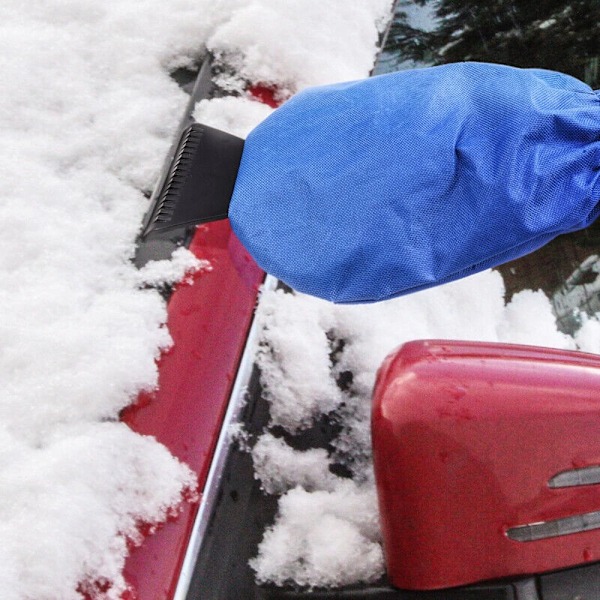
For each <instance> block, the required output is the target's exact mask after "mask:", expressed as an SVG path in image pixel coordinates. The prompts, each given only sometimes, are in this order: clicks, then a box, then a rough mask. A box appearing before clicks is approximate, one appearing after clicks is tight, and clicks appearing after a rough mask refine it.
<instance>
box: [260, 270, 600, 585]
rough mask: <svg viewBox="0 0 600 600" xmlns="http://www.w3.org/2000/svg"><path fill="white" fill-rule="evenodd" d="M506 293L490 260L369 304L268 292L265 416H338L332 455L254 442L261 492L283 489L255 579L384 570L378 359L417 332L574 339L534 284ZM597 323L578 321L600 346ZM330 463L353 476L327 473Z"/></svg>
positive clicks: (587, 346)
mask: <svg viewBox="0 0 600 600" xmlns="http://www.w3.org/2000/svg"><path fill="white" fill-rule="evenodd" d="M503 296H504V287H503V283H502V279H501V276H500V275H499V274H498V273H497V272H492V271H487V272H483V273H480V274H478V275H475V276H473V277H470V278H467V279H463V280H461V281H457V282H454V283H451V284H448V285H445V286H442V287H439V288H434V289H431V290H427V291H423V292H420V293H417V294H414V295H411V296H405V297H402V298H397V299H394V300H390V301H387V302H383V303H380V304H371V305H352V306H340V305H333V304H330V303H327V302H324V301H322V300H318V299H315V298H311V297H308V296H304V295H301V294H289V293H284V292H283V291H282V290H278V291H272V292H265V294H264V295H263V297H262V300H261V304H260V313H259V318H260V320H261V325H262V327H263V328H264V329H263V346H262V350H261V352H260V354H259V357H258V361H259V364H260V366H261V369H262V371H263V384H264V385H265V388H266V397H267V399H268V401H269V402H270V407H271V415H272V422H273V425H278V426H280V427H284V428H285V429H286V430H288V431H289V432H291V433H294V432H297V431H298V430H299V429H302V428H305V427H307V426H309V425H310V424H311V423H312V422H313V420H314V418H315V417H317V416H318V415H320V414H321V413H330V412H331V411H335V414H336V415H337V418H338V419H339V421H340V422H341V423H342V425H343V427H342V431H341V433H340V435H339V436H338V437H337V439H336V440H335V441H334V444H333V446H334V449H333V452H332V453H331V455H330V456H326V451H324V450H315V449H313V450H308V451H304V452H300V451H297V450H294V449H292V448H291V447H290V446H288V445H287V444H286V442H285V441H284V440H283V439H278V438H275V437H274V436H273V435H272V434H271V433H268V432H267V433H265V434H263V436H262V437H260V438H259V440H258V442H257V443H256V445H255V447H254V450H253V459H254V463H255V469H256V475H257V477H258V478H259V479H260V480H261V482H262V485H263V488H264V489H265V491H266V492H268V493H279V494H283V495H282V496H281V499H280V504H279V514H278V516H277V519H276V522H275V524H274V525H273V527H272V528H270V529H269V530H268V531H267V532H266V534H265V536H264V539H263V541H262V543H261V545H260V548H259V554H258V556H257V557H256V559H255V560H254V561H253V563H252V566H253V567H254V569H255V570H256V572H257V577H258V579H259V580H260V581H271V582H274V583H277V584H283V583H286V582H290V581H293V582H296V583H298V584H300V585H307V586H336V585H344V584H351V583H356V582H359V581H365V582H370V581H373V580H376V579H377V578H378V577H380V576H381V575H382V574H383V570H384V565H383V557H382V553H381V547H380V545H379V533H378V530H377V525H376V523H377V519H376V500H375V488H374V481H373V474H372V462H371V452H370V430H369V427H370V419H369V417H370V409H371V391H372V388H373V385H374V381H375V374H376V370H377V368H378V367H379V365H380V364H381V362H382V360H383V358H384V357H385V356H386V355H387V354H388V353H389V352H391V351H392V350H393V349H394V348H396V347H397V346H399V345H401V344H402V343H403V342H406V341H409V340H414V339H423V338H442V339H468V340H482V341H496V342H512V343H528V344H534V345H542V346H551V347H556V348H563V349H575V348H576V345H575V341H574V340H573V338H571V337H569V336H566V335H564V334H562V333H560V332H558V331H557V329H556V325H555V319H554V316H553V314H552V311H551V306H550V302H549V300H548V299H547V298H546V296H545V295H544V294H543V293H542V292H532V291H524V292H521V293H520V294H517V295H515V296H514V298H513V300H512V302H511V303H510V304H508V305H506V306H505V305H504V301H503ZM597 329H598V323H597V321H589V322H588V323H587V325H586V326H585V327H584V329H582V331H581V333H580V336H579V337H578V338H577V339H578V342H579V345H580V347H581V349H583V350H591V351H597V350H598V341H597V340H598V331H597ZM338 383H340V384H341V385H338ZM299 405H301V406H299ZM334 463H337V464H339V463H341V464H343V465H345V466H346V468H347V469H348V470H349V471H350V472H351V473H352V478H353V479H352V480H348V479H346V478H342V477H339V476H336V475H334V474H333V472H332V471H331V469H330V467H331V466H332V465H333V464H334Z"/></svg>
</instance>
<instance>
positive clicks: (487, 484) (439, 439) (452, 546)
mask: <svg viewBox="0 0 600 600" xmlns="http://www.w3.org/2000/svg"><path fill="white" fill-rule="evenodd" d="M372 428H373V454H374V462H375V476H376V481H377V488H378V494H379V503H380V513H381V520H382V529H383V538H384V548H385V554H386V561H387V567H388V576H389V578H390V580H391V582H392V584H393V585H394V586H396V587H399V588H404V589H412V590H432V589H441V588H448V587H453V586H459V585H465V584H469V583H474V582H479V581H485V580H491V579H497V578H504V577H511V576H520V575H527V574H533V573H540V572H545V571H551V570H555V569H561V568H565V567H569V566H574V565H579V564H582V563H587V562H591V561H598V560H600V357H597V356H594V355H588V354H583V353H578V352H567V351H559V350H552V349H546V348H534V347H527V346H512V345H505V344H490V343H476V342H452V341H434V340H430V341H415V342H410V343H407V344H405V345H404V346H402V347H401V348H400V349H399V350H398V351H396V352H395V353H393V354H392V355H390V356H389V357H388V358H387V359H386V360H385V362H384V364H383V366H382V367H381V369H380V371H379V374H378V378H377V383H376V386H375V393H374V405H373V421H372Z"/></svg>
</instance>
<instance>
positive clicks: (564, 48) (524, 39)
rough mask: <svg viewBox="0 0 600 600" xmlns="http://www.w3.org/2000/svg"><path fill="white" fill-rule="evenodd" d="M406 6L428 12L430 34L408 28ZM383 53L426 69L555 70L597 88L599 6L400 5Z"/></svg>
mask: <svg viewBox="0 0 600 600" xmlns="http://www.w3.org/2000/svg"><path fill="white" fill-rule="evenodd" d="M410 4H418V5H421V6H425V5H428V6H429V7H430V8H431V9H432V10H433V12H434V14H435V16H436V17H437V18H436V26H435V28H434V29H433V30H431V31H424V30H422V29H418V28H415V27H412V26H411V25H410V24H409V21H408V18H407V14H406V12H404V11H405V10H406V8H407V7H408V5H410ZM387 49H388V51H391V52H395V53H396V55H397V56H398V57H399V60H407V59H412V60H416V61H424V62H427V63H429V64H444V63H449V62H456V61H462V60H475V61H484V62H496V63H504V64H509V65H513V66H517V67H541V68H546V69H554V70H556V71H561V72H563V73H568V74H570V75H573V76H575V77H577V78H579V79H582V80H584V81H586V83H588V84H589V85H591V86H592V87H594V88H598V87H600V69H599V59H598V56H599V55H600V1H599V0H595V1H594V0H576V1H572V2H564V1H558V0H538V1H532V0H491V1H488V2H473V1H471V2H469V1H466V0H413V1H410V2H409V1H406V0H404V1H401V2H399V4H398V9H397V15H396V20H395V22H394V24H393V26H392V29H391V31H390V37H389V38H388V46H387Z"/></svg>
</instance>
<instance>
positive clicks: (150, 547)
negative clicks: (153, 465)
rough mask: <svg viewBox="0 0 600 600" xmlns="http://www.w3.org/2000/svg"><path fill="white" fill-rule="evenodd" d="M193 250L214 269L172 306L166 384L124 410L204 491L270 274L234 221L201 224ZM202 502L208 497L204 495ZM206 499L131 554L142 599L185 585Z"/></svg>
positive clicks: (163, 363)
mask: <svg viewBox="0 0 600 600" xmlns="http://www.w3.org/2000/svg"><path fill="white" fill-rule="evenodd" d="M190 250H191V251H192V252H193V253H194V254H195V255H196V256H197V257H198V258H200V259H205V260H208V261H209V262H210V268H209V269H205V270H201V271H199V272H198V273H196V274H194V275H193V277H192V280H191V281H190V282H187V283H182V284H181V285H179V286H178V287H177V289H176V290H175V292H174V293H173V295H172V296H171V298H170V300H169V304H168V321H167V324H168V327H169V331H170V333H171V336H172V338H173V347H172V348H171V350H170V351H168V352H167V353H165V354H164V355H163V356H162V357H161V359H160V362H159V382H158V389H157V390H156V391H155V393H154V394H152V395H151V397H142V398H140V400H139V402H138V403H137V405H135V406H134V407H132V408H130V409H128V410H127V411H126V412H125V413H124V415H123V421H124V422H126V423H127V424H128V425H129V426H130V427H131V428H132V429H133V430H134V431H137V432H139V433H142V434H145V435H152V436H154V437H156V439H157V440H158V441H159V442H161V443H162V444H164V445H165V446H166V447H167V448H168V449H169V450H170V451H171V453H172V454H173V455H174V456H176V457H177V458H179V459H180V460H182V461H184V462H185V463H187V464H188V465H189V466H190V467H191V468H192V469H193V470H194V471H195V472H196V473H197V475H198V484H199V490H200V492H201V493H202V490H203V488H204V484H205V482H206V477H207V474H208V470H209V468H210V464H211V461H212V458H213V452H214V448H215V445H216V442H217V438H218V436H219V434H220V432H221V424H222V421H223V417H224V414H225V411H226V409H227V405H228V403H229V398H230V395H231V390H232V386H233V382H234V379H235V376H236V372H237V369H238V364H239V361H240V358H241V355H242V352H243V350H244V346H245V344H246V336H247V333H248V329H249V327H250V323H251V321H252V316H253V313H254V308H255V305H256V299H257V295H258V289H259V286H260V285H261V283H262V281H263V279H264V273H263V272H262V271H261V270H260V269H259V268H258V267H257V266H256V264H255V263H254V261H253V260H252V259H251V258H250V256H249V254H248V253H247V252H246V250H245V249H244V248H243V246H242V245H241V244H240V242H239V241H238V239H237V238H236V237H235V235H234V234H233V232H232V231H231V228H230V226H229V222H228V221H218V222H215V223H210V224H208V225H201V226H200V227H198V228H197V229H196V232H195V235H194V237H193V240H192V243H191V245H190ZM200 501H202V499H200ZM197 511H198V503H195V504H186V505H185V506H184V509H183V513H182V514H181V515H179V516H178V517H177V518H176V519H173V520H172V521H169V522H168V523H166V524H165V525H164V526H162V527H161V528H160V530H159V531H158V532H157V533H156V534H155V535H152V536H149V537H147V538H146V539H145V540H144V543H143V544H142V546H140V547H138V548H135V549H134V550H133V551H132V553H131V555H130V556H129V557H128V559H127V563H126V567H125V577H126V579H127V581H128V582H129V583H130V584H131V587H132V596H133V597H134V598H139V600H170V599H171V598H172V597H173V595H174V593H175V589H176V587H177V583H178V580H179V574H180V570H181V565H182V563H183V559H184V555H185V553H186V550H187V548H188V541H189V538H190V534H191V531H192V528H193V525H194V520H195V517H196V513H197Z"/></svg>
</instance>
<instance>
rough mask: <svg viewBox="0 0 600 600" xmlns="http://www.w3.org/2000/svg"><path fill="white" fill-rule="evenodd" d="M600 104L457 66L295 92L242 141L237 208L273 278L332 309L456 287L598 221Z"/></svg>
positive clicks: (507, 70)
mask: <svg viewBox="0 0 600 600" xmlns="http://www.w3.org/2000/svg"><path fill="white" fill-rule="evenodd" d="M599 169H600V97H599V96H598V94H597V93H596V92H594V91H592V90H591V89H590V88H589V87H588V86H587V85H585V84H583V83H581V82H580V81H578V80H576V79H573V78H572V77H569V76H567V75H562V74H559V73H554V72H551V71H543V70H522V69H515V68H511V67H506V66H501V65H491V64H481V63H458V64H452V65H446V66H441V67H432V68H426V69H418V70H413V71H403V72H399V73H394V74H391V75H383V76H380V77H374V78H371V79H367V80H364V81H358V82H351V83H344V84H338V85H331V86H325V87H319V88H313V89H309V90H306V91H304V92H301V93H299V94H298V95H297V96H295V97H293V98H292V99H291V100H289V101H288V102H287V103H285V104H284V105H283V106H282V107H281V108H279V109H278V110H276V111H275V112H274V113H273V114H272V115H271V116H270V117H268V118H267V119H266V120H265V121H264V122H263V123H261V124H260V125H259V126H258V127H256V129H254V131H252V132H251V134H250V136H249V137H248V139H247V141H246V145H245V147H244V152H243V156H242V162H241V165H240V170H239V173H238V178H237V181H236V185H235V190H234V194H233V197H232V200H231V205H230V208H229V217H230V220H231V223H232V226H233V229H234V231H235V232H236V234H237V235H238V236H239V238H240V240H241V241H242V243H243V244H244V245H245V246H246V248H247V249H248V250H249V251H250V253H251V254H252V255H253V256H254V257H255V259H256V261H257V262H258V264H259V265H260V266H261V267H262V268H263V269H265V270H266V271H267V272H269V273H272V274H274V275H276V276H277V277H279V278H280V279H281V280H283V281H284V282H286V283H288V284H289V285H290V286H292V287H293V288H295V289H297V290H300V291H302V292H306V293H308V294H313V295H315V296H320V297H322V298H326V299H328V300H332V301H334V302H373V301H377V300H383V299H386V298H391V297H393V296H398V295H401V294H406V293H410V292H414V291H417V290H421V289H424V288H427V287H430V286H434V285H438V284H441V283H444V282H448V281H452V280H454V279H458V278H460V277H464V276H466V275H470V274H472V273H475V272H477V271H481V270H483V269H486V268H488V267H491V266H494V265H498V264H500V263H503V262H506V261H508V260H511V259H513V258H517V257H519V256H521V255H523V254H526V253H528V252H531V251H532V250H535V249H536V248H539V247H540V246H542V245H543V244H545V243H546V242H548V241H550V240H551V239H552V238H554V237H556V236H557V235H558V234H561V233H565V232H568V231H574V230H576V229H581V228H583V227H586V226H587V225H589V224H590V223H591V222H592V221H593V220H594V218H595V217H596V215H597V213H598V209H597V208H596V205H597V201H598V200H599V199H600V185H599V179H598V178H599V174H600V171H599Z"/></svg>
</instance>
